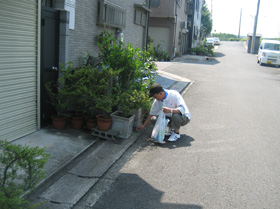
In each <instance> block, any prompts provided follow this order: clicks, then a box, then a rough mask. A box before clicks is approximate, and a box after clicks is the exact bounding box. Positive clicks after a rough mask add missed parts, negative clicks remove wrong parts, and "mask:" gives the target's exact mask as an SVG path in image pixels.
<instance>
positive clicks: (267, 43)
mask: <svg viewBox="0 0 280 209" xmlns="http://www.w3.org/2000/svg"><path fill="white" fill-rule="evenodd" d="M258 63H259V64H260V65H263V64H270V65H276V66H277V67H279V65H280V41H276V40H262V42H261V44H260V48H259V52H258Z"/></svg>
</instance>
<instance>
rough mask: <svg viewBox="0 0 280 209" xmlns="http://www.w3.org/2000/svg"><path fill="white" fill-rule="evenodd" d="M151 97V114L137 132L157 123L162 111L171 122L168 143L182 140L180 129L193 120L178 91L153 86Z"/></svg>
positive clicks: (158, 85) (156, 85) (157, 85)
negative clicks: (152, 100)
mask: <svg viewBox="0 0 280 209" xmlns="http://www.w3.org/2000/svg"><path fill="white" fill-rule="evenodd" d="M150 97H154V99H155V100H154V102H153V104H152V107H151V109H150V113H149V115H148V117H147V119H146V120H145V122H144V123H143V124H142V125H140V126H138V127H137V128H136V130H137V131H140V130H142V129H144V128H145V127H146V126H147V125H148V124H149V122H150V121H151V123H152V124H155V123H156V120H157V117H158V115H159V113H160V111H162V110H163V112H164V113H165V115H166V118H168V119H169V120H170V122H169V124H168V126H169V130H168V131H167V132H166V133H165V134H166V135H170V137H169V139H168V141H177V140H178V139H179V138H180V128H181V126H185V125H187V124H188V122H189V121H190V119H191V114H190V112H189V109H188V107H187V105H186V103H185V101H184V99H183V97H182V96H181V94H180V93H179V92H178V91H176V90H168V89H163V88H162V86H161V85H160V84H153V85H152V86H151V88H150Z"/></svg>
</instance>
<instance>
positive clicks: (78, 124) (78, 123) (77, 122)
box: [71, 116, 83, 129]
mask: <svg viewBox="0 0 280 209" xmlns="http://www.w3.org/2000/svg"><path fill="white" fill-rule="evenodd" d="M71 124H72V128H74V129H81V128H82V127H83V117H82V116H72V120H71Z"/></svg>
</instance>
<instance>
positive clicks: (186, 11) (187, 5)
mask: <svg viewBox="0 0 280 209" xmlns="http://www.w3.org/2000/svg"><path fill="white" fill-rule="evenodd" d="M188 10H189V0H185V13H186V14H188Z"/></svg>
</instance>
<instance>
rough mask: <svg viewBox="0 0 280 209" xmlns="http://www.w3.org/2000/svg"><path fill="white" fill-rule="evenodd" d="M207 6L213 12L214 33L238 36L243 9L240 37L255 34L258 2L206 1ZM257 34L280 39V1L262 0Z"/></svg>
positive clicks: (236, 0) (238, 0)
mask: <svg viewBox="0 0 280 209" xmlns="http://www.w3.org/2000/svg"><path fill="white" fill-rule="evenodd" d="M211 3H212V7H211ZM206 4H207V6H208V9H209V11H210V12H211V11H212V19H213V28H212V32H214V33H220V32H221V33H231V34H235V35H238V32H239V22H240V13H241V12H240V11H241V9H242V16H241V17H242V18H241V27H240V36H247V34H248V33H253V30H254V18H255V16H256V13H257V5H258V0H206ZM257 34H261V35H262V37H264V38H275V37H280V0H260V7H259V15H258V23H257Z"/></svg>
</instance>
